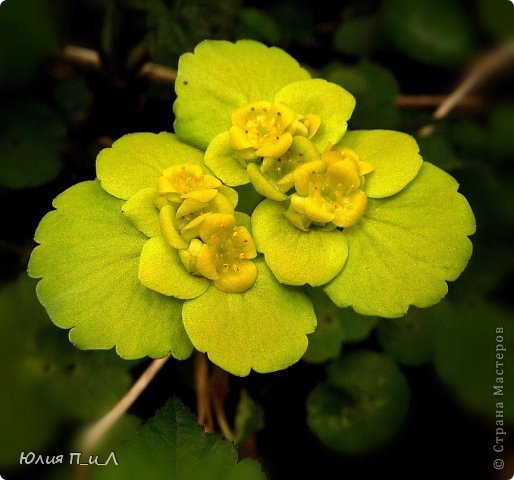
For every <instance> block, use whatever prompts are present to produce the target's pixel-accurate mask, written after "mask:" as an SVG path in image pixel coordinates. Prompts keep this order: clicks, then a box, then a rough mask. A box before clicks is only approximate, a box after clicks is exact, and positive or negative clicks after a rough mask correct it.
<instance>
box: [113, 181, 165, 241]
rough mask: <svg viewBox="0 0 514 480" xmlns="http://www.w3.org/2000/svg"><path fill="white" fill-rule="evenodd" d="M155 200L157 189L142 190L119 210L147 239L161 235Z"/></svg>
mask: <svg viewBox="0 0 514 480" xmlns="http://www.w3.org/2000/svg"><path fill="white" fill-rule="evenodd" d="M156 198H157V189H156V188H155V187H153V188H152V187H150V188H143V190H139V192H137V193H135V194H134V195H132V196H131V197H130V198H129V199H128V200H127V201H126V202H125V203H124V204H123V207H122V209H121V210H122V212H123V214H124V215H125V216H126V217H127V218H128V219H129V220H130V221H131V222H132V224H133V225H134V227H136V228H137V229H138V230H139V231H140V232H141V233H144V234H145V235H146V236H147V237H148V238H152V237H158V236H159V235H161V226H160V223H159V210H158V209H157V206H156V205H155V199H156Z"/></svg>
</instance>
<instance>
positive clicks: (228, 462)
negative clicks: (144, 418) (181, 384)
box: [93, 399, 265, 480]
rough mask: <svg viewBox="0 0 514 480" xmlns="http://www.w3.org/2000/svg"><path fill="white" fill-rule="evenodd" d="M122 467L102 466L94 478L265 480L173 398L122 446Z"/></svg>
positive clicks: (253, 465)
mask: <svg viewBox="0 0 514 480" xmlns="http://www.w3.org/2000/svg"><path fill="white" fill-rule="evenodd" d="M116 457H117V459H118V462H119V465H117V466H116V465H114V464H113V463H111V464H110V465H108V466H104V467H97V469H96V470H95V472H94V473H95V475H94V476H93V480H136V479H141V478H148V479H152V480H168V479H173V480H193V479H194V480H264V479H265V477H264V474H263V473H262V471H261V469H260V467H259V464H258V463H257V462H256V461H255V460H250V459H245V460H243V461H241V462H239V463H238V460H237V451H236V449H235V448H234V446H233V445H232V444H231V443H230V442H228V441H227V440H225V439H222V438H220V437H218V436H217V435H215V434H212V433H211V434H210V433H205V432H204V431H203V429H202V427H201V426H200V425H198V422H197V419H196V417H194V416H193V415H192V414H191V413H190V412H189V411H188V410H187V409H186V408H185V407H184V406H183V405H182V403H181V402H180V401H179V400H176V399H173V400H170V401H169V402H168V403H167V404H166V406H165V407H163V408H162V409H160V410H159V411H158V412H157V414H156V416H155V417H153V418H152V419H150V420H149V421H148V423H147V424H146V425H144V426H143V427H142V428H140V429H139V431H138V432H137V433H136V434H135V435H134V436H133V437H132V438H130V439H128V441H126V442H125V443H122V444H121V445H120V446H119V447H118V448H116Z"/></svg>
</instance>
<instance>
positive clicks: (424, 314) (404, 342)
mask: <svg viewBox="0 0 514 480" xmlns="http://www.w3.org/2000/svg"><path fill="white" fill-rule="evenodd" d="M432 316H433V314H432V312H431V310H430V309H423V310H419V309H414V308H411V309H410V310H409V311H408V312H407V315H405V317H402V318H387V319H383V320H382V321H381V322H380V323H379V325H378V328H377V337H378V341H379V343H380V345H381V346H382V348H383V349H384V350H385V351H386V352H388V353H389V354H391V355H392V356H393V357H394V358H396V360H397V361H398V362H400V363H402V364H404V365H421V364H423V363H426V362H429V361H430V360H432V358H433V356H434V340H433V330H434V326H433V321H432Z"/></svg>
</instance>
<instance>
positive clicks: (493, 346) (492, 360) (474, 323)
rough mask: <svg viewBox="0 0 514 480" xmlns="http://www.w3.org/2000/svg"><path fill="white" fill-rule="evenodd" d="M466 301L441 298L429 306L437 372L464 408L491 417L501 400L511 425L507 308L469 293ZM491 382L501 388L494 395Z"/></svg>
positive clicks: (512, 355) (511, 330)
mask: <svg viewBox="0 0 514 480" xmlns="http://www.w3.org/2000/svg"><path fill="white" fill-rule="evenodd" d="M465 302H466V303H465V304H451V303H449V302H444V303H443V304H441V305H440V306H438V308H437V309H434V310H433V311H432V313H433V317H434V322H435V325H436V329H435V336H434V339H435V358H434V365H435V368H436V372H437V374H438V375H439V377H440V378H441V380H442V381H443V382H444V383H445V384H446V385H447V386H448V388H449V389H450V390H451V391H452V392H453V393H454V395H455V396H456V398H457V399H458V400H459V402H460V403H461V404H462V405H464V406H465V407H466V408H467V409H469V410H471V411H472V412H475V413H478V414H480V415H485V416H487V417H489V418H491V421H494V420H498V419H499V418H498V417H497V416H496V417H495V415H496V411H495V404H496V403H497V402H503V407H502V409H501V410H503V417H502V419H503V421H504V422H505V423H506V424H508V425H514V384H513V382H512V381H511V376H510V372H512V368H513V366H514V350H513V349H512V345H514V321H513V315H512V309H509V310H507V309H504V308H500V307H498V306H495V305H493V304H491V303H489V302H487V301H484V300H482V299H480V298H478V299H476V298H475V299H470V298H469V297H468V298H466V300H465ZM431 310H432V309H431ZM500 372H501V373H500ZM497 378H501V379H503V383H502V382H501V381H498V382H497ZM495 386H498V387H500V391H501V392H502V393H501V394H498V393H496V394H495V392H497V391H498V390H497V389H495V388H494V387H495ZM497 426H498V424H497Z"/></svg>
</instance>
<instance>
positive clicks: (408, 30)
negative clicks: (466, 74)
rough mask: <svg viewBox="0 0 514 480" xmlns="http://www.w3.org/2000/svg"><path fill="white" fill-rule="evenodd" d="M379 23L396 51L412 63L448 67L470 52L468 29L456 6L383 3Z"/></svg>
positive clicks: (403, 0) (438, 0)
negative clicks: (408, 57) (417, 62)
mask: <svg viewBox="0 0 514 480" xmlns="http://www.w3.org/2000/svg"><path fill="white" fill-rule="evenodd" d="M442 13H444V14H442ZM383 19H384V20H383V21H384V28H385V31H386V33H387V35H388V36H389V37H390V39H391V40H392V41H393V43H394V45H395V46H396V48H398V50H400V51H402V52H403V53H405V54H406V55H408V56H410V57H412V58H413V59H414V60H418V61H420V62H425V63H428V64H433V65H441V66H450V67H451V66H454V65H455V64H459V63H462V62H464V61H465V60H466V59H467V58H468V56H469V55H470V53H471V51H472V47H473V38H472V30H471V25H470V22H469V20H468V18H467V15H466V12H465V11H464V10H463V9H462V8H461V7H460V5H459V2H456V1H448V0H416V1H415V2H413V1H411V0H387V1H386V2H385V5H384V11H383Z"/></svg>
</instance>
